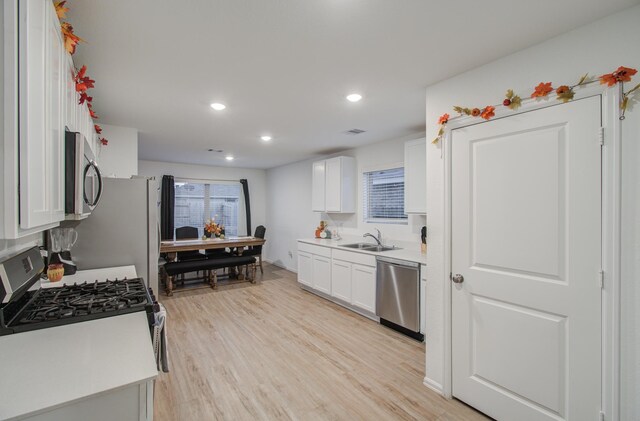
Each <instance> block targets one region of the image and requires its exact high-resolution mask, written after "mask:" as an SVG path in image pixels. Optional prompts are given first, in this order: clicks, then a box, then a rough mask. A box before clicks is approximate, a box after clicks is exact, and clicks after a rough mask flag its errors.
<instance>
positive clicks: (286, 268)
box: [262, 256, 298, 273]
mask: <svg viewBox="0 0 640 421" xmlns="http://www.w3.org/2000/svg"><path fill="white" fill-rule="evenodd" d="M262 261H263V262H265V263H269V264H270V265H273V266H277V267H279V268H281V269H285V270H288V271H289V272H293V273H298V270H297V269H294V268H290V267H287V266H286V265H283V264H282V263H278V262H274V261H273V260H269V259H265V258H264V256H263V257H262Z"/></svg>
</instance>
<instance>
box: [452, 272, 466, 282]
mask: <svg viewBox="0 0 640 421" xmlns="http://www.w3.org/2000/svg"><path fill="white" fill-rule="evenodd" d="M451 280H452V281H453V283H454V284H461V283H463V282H464V276H462V275H460V274H459V273H456V274H455V275H453V277H452V278H451Z"/></svg>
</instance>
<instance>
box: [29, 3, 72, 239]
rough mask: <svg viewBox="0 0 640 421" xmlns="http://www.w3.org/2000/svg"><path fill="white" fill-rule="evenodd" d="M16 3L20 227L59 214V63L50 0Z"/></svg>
mask: <svg viewBox="0 0 640 421" xmlns="http://www.w3.org/2000/svg"><path fill="white" fill-rule="evenodd" d="M20 6H21V7H20V9H19V22H18V25H19V41H18V42H19V46H20V48H19V59H18V60H19V69H20V87H19V91H20V105H19V125H20V141H19V145H20V146H19V148H20V195H19V197H20V199H19V200H20V228H22V229H33V228H37V227H40V226H44V225H48V224H52V223H55V222H59V221H61V220H63V219H64V189H63V186H64V124H63V120H64V87H65V86H64V83H65V81H64V71H65V70H64V64H65V60H64V58H65V52H64V45H63V41H62V35H61V33H60V22H59V21H58V18H57V16H56V13H55V10H54V8H53V4H52V3H51V2H47V1H33V0H31V1H25V2H21V3H20Z"/></svg>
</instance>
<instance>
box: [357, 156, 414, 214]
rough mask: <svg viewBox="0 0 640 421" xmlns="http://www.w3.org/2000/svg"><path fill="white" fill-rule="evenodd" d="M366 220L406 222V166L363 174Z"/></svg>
mask: <svg viewBox="0 0 640 421" xmlns="http://www.w3.org/2000/svg"><path fill="white" fill-rule="evenodd" d="M362 183H363V189H362V191H363V203H364V221H365V222H382V223H390V224H406V223H407V215H406V214H405V213H404V168H402V167H401V168H392V169H387V170H377V171H370V172H365V173H363V174H362Z"/></svg>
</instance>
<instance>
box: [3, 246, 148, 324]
mask: <svg viewBox="0 0 640 421" xmlns="http://www.w3.org/2000/svg"><path fill="white" fill-rule="evenodd" d="M43 270H44V262H43V260H42V258H41V257H40V251H39V250H38V248H37V247H33V248H30V249H27V250H24V251H22V252H20V253H18V254H16V255H13V256H11V257H9V258H7V259H5V260H4V261H2V262H0V302H1V304H0V335H8V334H12V333H20V332H26V331H30V330H36V329H43V328H48V327H54V326H60V325H66V324H70V323H78V322H84V321H89V320H95V319H100V318H104V317H111V316H118V315H121V314H127V313H133V312H136V311H145V312H146V313H147V319H148V321H149V326H153V325H154V324H155V314H154V313H155V312H157V311H159V305H158V303H157V302H156V301H155V297H154V296H153V294H152V291H151V289H150V288H147V287H146V285H145V283H144V281H143V280H142V279H141V278H133V279H126V278H125V279H121V280H118V279H116V280H104V281H103V282H99V281H94V280H91V279H87V280H86V282H82V283H74V284H73V285H67V284H64V285H61V286H57V287H51V288H42V287H40V288H38V289H33V288H32V287H33V286H34V285H35V284H36V282H38V281H39V280H40V275H41V274H42V272H43Z"/></svg>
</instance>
